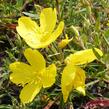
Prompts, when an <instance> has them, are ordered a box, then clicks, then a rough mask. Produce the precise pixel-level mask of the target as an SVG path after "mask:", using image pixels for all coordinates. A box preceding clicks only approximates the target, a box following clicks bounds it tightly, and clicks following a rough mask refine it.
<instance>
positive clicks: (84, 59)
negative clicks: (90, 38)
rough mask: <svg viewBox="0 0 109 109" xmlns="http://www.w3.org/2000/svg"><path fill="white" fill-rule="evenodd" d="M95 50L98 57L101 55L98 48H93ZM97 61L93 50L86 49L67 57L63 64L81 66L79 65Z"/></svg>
mask: <svg viewBox="0 0 109 109" xmlns="http://www.w3.org/2000/svg"><path fill="white" fill-rule="evenodd" d="M95 50H96V51H97V52H98V54H99V55H100V56H102V55H103V53H102V51H101V50H100V49H98V48H95ZM95 59H97V57H96V56H95V54H94V52H93V49H86V50H81V51H78V52H76V53H74V54H71V55H69V56H68V57H67V58H66V59H65V63H67V64H68V63H71V64H73V65H81V64H87V63H90V62H92V61H94V60H95Z"/></svg>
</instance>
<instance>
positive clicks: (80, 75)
mask: <svg viewBox="0 0 109 109" xmlns="http://www.w3.org/2000/svg"><path fill="white" fill-rule="evenodd" d="M95 50H96V51H97V53H98V54H99V55H100V56H102V55H103V53H102V51H101V50H99V49H97V48H95ZM95 59H97V57H96V56H95V54H94V52H93V50H92V49H86V50H81V51H78V52H76V53H74V54H71V55H69V56H68V57H67V58H66V59H65V62H66V63H67V66H66V67H65V68H64V70H63V73H62V78H61V88H62V93H63V98H64V102H66V101H67V99H68V96H69V93H70V92H71V91H72V90H73V89H76V90H77V91H79V92H80V93H82V94H83V95H85V78H86V76H85V71H84V70H83V69H81V68H80V67H79V66H77V65H82V64H87V63H90V62H92V61H94V60H95Z"/></svg>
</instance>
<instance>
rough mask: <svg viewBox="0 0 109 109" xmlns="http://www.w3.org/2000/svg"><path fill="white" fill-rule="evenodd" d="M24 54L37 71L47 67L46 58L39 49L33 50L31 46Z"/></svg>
mask: <svg viewBox="0 0 109 109" xmlns="http://www.w3.org/2000/svg"><path fill="white" fill-rule="evenodd" d="M24 55H25V57H26V59H27V60H28V62H29V63H30V64H31V66H32V67H34V69H35V70H36V71H40V70H42V69H45V67H46V62H45V59H44V57H43V55H42V54H41V53H40V52H39V51H38V50H32V49H31V48H27V49H26V50H25V51H24Z"/></svg>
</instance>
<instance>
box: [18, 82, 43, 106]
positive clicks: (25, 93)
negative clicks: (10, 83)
mask: <svg viewBox="0 0 109 109" xmlns="http://www.w3.org/2000/svg"><path fill="white" fill-rule="evenodd" d="M41 87H42V85H41V84H35V83H29V84H27V85H25V86H24V88H23V89H22V90H21V93H20V99H21V102H22V103H23V104H25V103H29V102H31V101H32V100H33V99H34V98H35V96H36V95H37V94H38V93H39V91H40V90H41Z"/></svg>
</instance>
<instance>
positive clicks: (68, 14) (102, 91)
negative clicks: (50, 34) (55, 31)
mask: <svg viewBox="0 0 109 109" xmlns="http://www.w3.org/2000/svg"><path fill="white" fill-rule="evenodd" d="M45 7H56V9H57V12H58V21H60V20H64V22H65V28H64V31H63V34H62V35H61V36H60V37H59V38H58V39H57V40H56V41H55V42H54V43H52V44H51V45H50V47H48V48H46V49H40V52H42V54H43V55H44V57H45V59H46V60H47V64H50V63H53V62H54V63H55V64H56V65H57V66H58V77H57V80H56V83H55V85H53V86H52V87H51V88H49V89H45V90H43V89H42V90H41V92H40V93H39V94H38V96H36V98H35V99H34V101H33V102H31V103H29V104H27V105H22V104H21V102H20V99H19V92H20V90H21V87H19V86H17V85H15V84H13V83H11V81H10V80H9V74H10V73H11V72H10V70H9V64H10V63H12V62H14V61H16V60H19V61H24V62H25V58H24V56H23V50H24V49H25V48H27V47H28V46H27V45H26V43H25V42H24V41H23V40H22V39H21V38H20V37H19V35H18V33H17V32H16V29H15V27H16V25H17V20H18V18H19V17H20V16H22V15H26V16H29V17H32V18H33V19H34V20H36V21H38V19H39V13H40V9H42V8H45ZM108 18H109V1H108V0H10V1H8V0H1V1H0V109H73V107H74V109H80V108H82V106H85V105H86V103H87V102H89V101H90V100H94V99H96V98H101V97H102V98H107V99H108V98H109V26H108V25H107V23H108V22H109V21H108V20H109V19H108ZM73 27H75V28H76V29H77V31H76V30H75V29H74V28H73ZM66 33H67V34H68V37H69V38H72V37H73V40H72V41H71V42H70V43H69V44H68V45H67V46H66V47H65V48H64V49H61V50H60V49H59V48H58V47H57V45H58V43H59V41H60V40H61V39H63V38H64V37H65V34H66ZM92 47H97V48H100V49H101V50H102V51H103V53H104V55H103V57H102V58H100V59H99V61H94V62H92V63H90V64H88V65H87V67H86V68H85V70H86V72H87V73H86V75H87V79H86V96H85V97H84V96H82V95H79V94H78V93H77V92H75V91H74V92H73V93H71V94H70V97H69V102H67V103H66V104H65V103H64V102H63V99H62V93H61V89H60V77H61V71H62V70H63V67H64V66H65V65H64V63H63V60H64V59H65V57H67V56H68V54H70V53H74V52H75V51H78V50H83V49H88V48H92ZM98 58H99V57H98ZM48 105H51V107H50V108H49V107H48V108H44V107H46V106H48ZM102 109H105V108H104V107H102Z"/></svg>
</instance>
